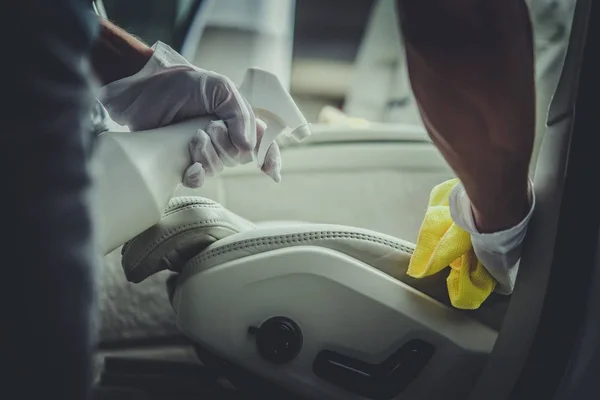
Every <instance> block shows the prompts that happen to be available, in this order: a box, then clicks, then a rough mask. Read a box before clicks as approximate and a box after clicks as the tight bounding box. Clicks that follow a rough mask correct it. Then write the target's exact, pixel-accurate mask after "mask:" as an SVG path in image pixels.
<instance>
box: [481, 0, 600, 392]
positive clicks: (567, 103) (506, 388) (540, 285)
mask: <svg viewBox="0 0 600 400" xmlns="http://www.w3.org/2000/svg"><path fill="white" fill-rule="evenodd" d="M591 4H592V2H591V0H578V1H577V5H576V8H575V12H574V17H573V27H572V30H571V34H570V39H569V45H568V51H567V55H566V57H565V62H564V66H563V68H562V73H561V75H560V80H559V83H558V87H557V89H556V93H555V95H554V97H553V99H552V104H551V106H550V110H549V116H548V123H547V125H548V128H547V130H546V133H545V135H544V138H543V142H542V146H541V149H540V153H539V157H538V162H537V169H536V173H535V179H534V189H535V194H536V209H535V211H534V215H533V218H532V220H531V222H530V224H529V228H528V233H527V237H526V239H525V243H524V248H523V255H522V258H521V263H520V269H519V274H518V276H517V281H516V286H515V291H514V292H513V295H512V299H511V302H510V305H509V308H508V311H507V314H506V316H505V319H504V322H503V325H502V329H501V331H500V335H499V336H498V340H497V342H496V346H495V348H494V351H493V353H492V355H491V357H490V360H489V362H488V364H487V365H486V368H485V369H484V371H483V373H482V375H481V377H480V380H479V382H478V385H477V387H476V388H475V390H474V391H473V393H472V395H471V397H470V398H471V399H473V400H476V399H481V398H485V399H489V400H495V399H507V398H509V394H510V392H511V390H512V389H513V387H514V385H515V382H516V381H517V379H518V377H519V374H520V373H521V370H522V369H521V368H522V366H523V365H524V364H525V359H526V357H527V355H528V352H529V349H530V346H531V343H532V341H533V337H534V335H535V332H536V328H537V324H538V321H539V320H540V315H541V310H542V307H543V304H544V298H545V294H546V288H547V286H548V282H549V276H550V271H551V267H552V264H553V259H554V257H555V253H554V249H555V244H556V243H557V242H556V238H557V232H558V223H559V215H560V213H561V211H562V210H561V204H562V200H563V190H564V185H565V179H566V175H567V174H566V171H567V165H568V162H569V157H568V156H569V147H570V144H571V140H572V131H573V126H574V124H573V122H574V119H575V110H574V107H575V101H576V98H577V91H578V89H579V86H580V82H579V78H580V71H581V63H582V60H583V55H584V52H583V50H584V44H585V42H586V34H587V27H588V15H589V11H590V8H591Z"/></svg>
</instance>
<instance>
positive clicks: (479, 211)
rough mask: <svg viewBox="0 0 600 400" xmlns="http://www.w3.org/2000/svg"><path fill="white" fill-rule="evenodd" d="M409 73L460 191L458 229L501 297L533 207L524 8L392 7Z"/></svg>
mask: <svg viewBox="0 0 600 400" xmlns="http://www.w3.org/2000/svg"><path fill="white" fill-rule="evenodd" d="M397 4H398V12H399V17H400V27H401V31H402V33H403V35H404V43H405V47H406V56H407V66H408V71H409V77H410V82H411V86H412V89H413V93H414V94H415V98H416V100H417V103H418V106H419V110H420V112H421V116H422V119H423V122H424V124H425V128H426V129H427V132H428V134H429V136H430V137H431V139H432V141H433V142H434V144H435V145H436V147H437V148H438V149H439V150H440V152H441V153H442V155H443V156H444V158H445V159H446V161H447V162H448V164H449V165H450V166H451V167H452V169H453V170H454V172H455V173H456V175H457V176H458V178H459V179H460V181H461V183H462V184H461V185H459V186H458V187H456V188H455V189H456V190H454V191H453V193H452V194H451V196H450V204H449V205H450V211H451V216H452V218H453V220H454V222H455V223H456V224H457V225H458V226H460V227H461V228H463V229H464V230H465V231H467V232H469V233H470V234H471V241H472V244H473V249H474V251H475V253H476V255H477V257H478V259H479V261H480V262H481V263H482V264H483V265H484V266H485V268H486V269H487V270H488V271H489V272H490V274H491V275H492V276H494V278H495V279H496V280H497V281H498V288H499V289H500V291H502V292H506V293H508V292H510V291H511V290H512V287H513V285H514V275H515V272H516V268H514V267H515V265H516V264H517V263H518V260H519V258H520V252H521V247H522V241H523V238H524V236H525V232H526V230H527V224H528V222H529V219H530V218H531V214H532V211H533V207H534V204H535V199H534V196H533V193H532V191H531V188H530V186H529V184H528V172H529V162H530V158H531V153H532V149H533V141H534V135H535V120H536V118H535V86H534V55H533V37H532V28H531V22H530V19H529V13H528V8H527V6H526V5H525V2H524V1H523V0H515V1H501V0H496V1H487V2H483V1H480V0H398V3H397Z"/></svg>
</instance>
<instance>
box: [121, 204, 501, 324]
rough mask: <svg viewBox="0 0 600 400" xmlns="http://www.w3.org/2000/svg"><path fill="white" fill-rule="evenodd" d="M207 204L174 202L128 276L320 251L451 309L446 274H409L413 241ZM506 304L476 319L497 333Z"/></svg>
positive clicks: (129, 253) (135, 253) (134, 253)
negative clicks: (267, 218) (255, 218)
mask: <svg viewBox="0 0 600 400" xmlns="http://www.w3.org/2000/svg"><path fill="white" fill-rule="evenodd" d="M207 204H209V207H213V208H218V207H219V206H218V205H217V204H215V203H213V202H210V201H207V200H206V199H202V198H199V197H198V198H184V199H174V200H173V201H172V207H171V212H168V213H167V214H166V216H165V218H163V220H162V221H161V223H159V224H158V225H157V226H155V227H153V228H152V229H151V232H146V233H144V234H142V235H140V236H139V237H137V238H136V239H134V240H133V241H132V242H134V244H135V245H129V246H128V247H127V248H126V250H125V251H124V254H125V256H124V257H123V268H124V270H125V271H126V274H127V275H128V277H130V279H132V277H133V278H135V279H138V280H141V279H145V277H147V276H150V275H151V274H154V273H157V272H159V271H162V270H165V269H171V270H173V271H176V272H181V275H180V279H186V278H189V277H191V276H194V275H196V274H198V273H201V272H203V271H206V270H209V269H211V268H213V267H216V266H219V265H222V264H224V263H226V262H229V261H234V260H240V259H243V258H244V257H247V256H251V255H256V254H260V253H265V252H269V251H272V250H277V249H283V248H287V247H295V246H319V247H324V248H328V249H331V250H335V251H337V252H340V253H342V254H345V255H348V256H350V257H352V258H354V259H356V260H359V261H362V262H364V263H365V264H367V265H369V266H371V267H373V268H375V269H378V270H380V271H382V272H384V273H386V274H387V275H390V276H392V277H394V278H396V279H398V280H400V281H402V282H404V283H406V284H408V285H409V286H411V287H413V288H415V289H417V290H419V291H420V292H422V293H425V294H427V295H429V296H430V297H432V298H434V299H436V300H438V301H440V302H443V303H446V304H449V302H448V294H447V288H446V283H445V278H446V275H445V274H443V273H442V274H437V275H435V276H433V277H429V278H425V279H413V278H410V277H408V276H407V275H406V270H407V267H408V263H409V260H410V257H411V255H412V251H413V244H412V243H410V242H408V241H405V240H402V239H398V238H395V237H393V236H390V235H386V234H383V233H379V232H375V231H372V230H367V229H361V228H356V227H350V226H342V225H332V224H314V223H305V222H304V223H303V222H294V221H287V222H284V221H275V222H268V223H262V224H257V225H256V226H255V225H253V224H250V223H249V222H247V221H244V220H243V219H240V218H239V217H238V216H235V215H234V214H232V213H229V212H223V209H220V211H217V212H214V211H210V210H209V211H204V210H203V209H204V208H205V207H206V205H207ZM198 210H201V211H198ZM173 211H174V212H173ZM225 211H226V210H225ZM185 226H193V229H191V230H186V229H178V228H179V227H185ZM149 231H150V230H149ZM217 237H218V238H219V240H216V238H217ZM187 260H189V261H187ZM186 261H187V262H186ZM140 268H141V269H140ZM282 268H285V266H283V265H282ZM506 303H507V299H506V298H502V299H500V300H499V301H498V300H497V299H492V301H491V302H489V305H486V306H485V307H482V308H481V309H480V310H477V311H475V312H472V313H471V314H472V315H473V316H474V317H475V318H477V319H479V320H480V321H481V322H484V323H485V324H487V325H489V326H492V327H494V328H495V329H497V328H498V326H499V324H500V321H501V319H502V316H503V313H504V309H505V305H506Z"/></svg>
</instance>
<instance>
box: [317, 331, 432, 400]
mask: <svg viewBox="0 0 600 400" xmlns="http://www.w3.org/2000/svg"><path fill="white" fill-rule="evenodd" d="M434 352H435V348H434V346H433V345H432V344H430V343H427V342H425V341H423V340H420V339H413V340H410V341H409V342H407V343H405V344H404V345H403V346H402V347H401V348H400V349H399V350H398V351H396V352H395V353H394V354H392V355H391V356H390V357H389V358H388V359H386V360H385V361H383V362H382V363H381V364H369V363H366V362H364V361H360V360H357V359H354V358H352V357H348V356H345V355H343V354H339V353H336V352H334V351H330V350H323V351H321V352H319V354H317V357H316V358H315V361H314V363H313V372H314V373H315V375H317V376H318V377H320V378H321V379H324V380H326V381H328V382H330V383H332V384H334V385H336V386H339V387H342V388H344V389H346V390H348V391H350V392H353V393H356V394H358V395H360V396H363V397H366V398H369V399H374V400H387V399H391V398H394V397H396V396H398V395H399V394H400V393H402V392H403V391H404V390H405V389H406V388H407V387H408V385H410V383H411V382H412V381H413V380H414V379H415V378H416V377H417V376H418V375H419V373H420V372H421V371H422V370H423V368H425V366H426V365H427V363H428V362H429V360H430V359H431V357H432V356H433V354H434Z"/></svg>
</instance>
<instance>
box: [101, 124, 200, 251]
mask: <svg viewBox="0 0 600 400" xmlns="http://www.w3.org/2000/svg"><path fill="white" fill-rule="evenodd" d="M209 122H210V119H209V118H195V119H191V120H188V121H185V122H181V123H178V124H174V125H169V126H165V127H161V128H157V129H151V130H147V131H139V132H105V133H103V134H101V135H100V136H99V137H98V139H97V143H96V149H95V156H94V160H95V164H94V174H95V187H94V191H95V193H94V201H95V204H94V207H93V208H94V211H95V219H96V226H97V228H98V231H97V232H98V236H99V237H98V239H99V243H100V246H101V250H102V251H103V252H104V254H108V253H109V252H111V251H113V250H114V249H116V248H117V247H119V246H120V245H122V244H123V243H125V242H127V241H128V240H130V239H131V238H133V237H135V236H136V235H138V234H140V233H142V232H143V231H144V230H146V229H148V228H150V227H151V226H153V225H154V224H156V222H157V221H160V218H161V216H162V215H163V212H164V209H165V207H166V206H167V204H168V202H169V200H170V199H171V196H172V195H173V193H174V192H175V189H177V186H178V185H179V184H180V182H181V180H182V177H183V174H184V172H185V170H186V168H187V167H189V166H190V153H189V147H188V146H189V143H190V140H191V139H192V137H193V136H194V135H195V133H196V132H197V130H198V129H204V128H205V127H206V126H207V125H208V123H209Z"/></svg>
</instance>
